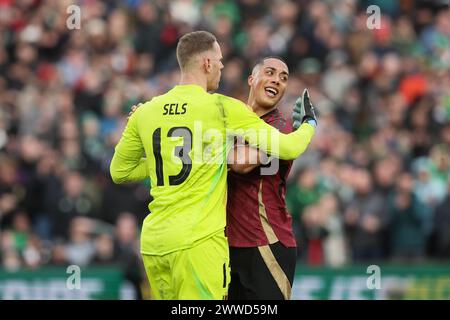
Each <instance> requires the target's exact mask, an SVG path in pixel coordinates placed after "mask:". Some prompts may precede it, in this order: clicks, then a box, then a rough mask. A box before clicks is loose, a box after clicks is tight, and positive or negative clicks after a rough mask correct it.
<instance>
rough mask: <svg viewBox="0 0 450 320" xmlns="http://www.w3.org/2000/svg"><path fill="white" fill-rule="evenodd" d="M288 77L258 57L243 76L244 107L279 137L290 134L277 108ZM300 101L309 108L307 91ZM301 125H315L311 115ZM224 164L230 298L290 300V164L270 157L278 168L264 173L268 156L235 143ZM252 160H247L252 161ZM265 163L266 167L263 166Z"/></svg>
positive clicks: (277, 63) (279, 65)
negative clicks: (245, 78)
mask: <svg viewBox="0 0 450 320" xmlns="http://www.w3.org/2000/svg"><path fill="white" fill-rule="evenodd" d="M288 77H289V70H288V67H287V65H286V63H285V62H284V61H283V60H281V59H280V58H278V57H268V58H264V59H262V60H261V61H260V62H259V63H257V64H256V66H255V67H254V68H253V71H252V74H251V75H250V76H249V77H248V84H249V86H250V95H249V98H248V102H247V104H248V105H249V106H250V107H252V109H253V111H254V112H255V113H256V114H258V115H259V116H260V117H261V118H262V119H263V120H264V121H266V122H267V123H268V124H271V125H272V126H274V127H276V128H277V129H278V130H280V131H281V132H283V133H289V132H291V131H292V130H293V128H292V125H291V122H290V121H287V120H286V119H285V118H284V117H283V115H282V114H281V112H280V111H279V110H278V109H277V103H278V102H279V101H280V99H281V98H282V97H283V95H284V92H285V89H286V86H287V82H288ZM305 92H306V93H304V95H303V101H301V103H304V104H305V103H306V104H309V106H304V107H307V108H308V107H309V108H310V109H311V110H312V112H314V111H313V107H312V105H310V102H309V96H308V93H307V91H306V90H305ZM312 114H313V116H312V117H309V118H308V117H306V118H305V119H302V121H303V120H305V121H308V122H309V123H310V124H312V125H314V126H316V124H317V122H316V119H315V115H314V113H312ZM231 154H232V156H233V157H234V159H232V160H229V162H230V163H231V164H230V169H231V170H230V171H229V174H228V202H227V227H226V233H227V236H228V242H229V246H230V264H231V283H230V287H229V291H228V298H229V299H230V300H231V299H239V300H244V299H286V300H288V299H290V296H291V287H292V283H293V279H294V273H295V264H296V252H297V250H296V241H295V237H294V234H293V232H292V218H291V215H290V214H289V213H288V211H287V209H286V203H285V194H286V179H287V177H288V174H289V171H290V169H291V166H292V161H283V160H278V159H274V160H273V161H272V162H274V161H276V162H277V163H276V164H277V165H278V170H276V171H275V173H274V174H271V175H267V174H264V172H263V170H262V167H264V166H265V167H266V168H267V166H268V163H266V162H269V161H268V160H270V158H268V157H267V156H266V155H265V154H264V153H262V152H260V151H258V150H257V149H253V148H250V147H249V146H247V145H244V144H239V143H236V144H235V147H234V153H231ZM255 159H256V161H252V160H255ZM264 163H265V165H264Z"/></svg>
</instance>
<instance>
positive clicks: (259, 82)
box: [248, 58, 289, 109]
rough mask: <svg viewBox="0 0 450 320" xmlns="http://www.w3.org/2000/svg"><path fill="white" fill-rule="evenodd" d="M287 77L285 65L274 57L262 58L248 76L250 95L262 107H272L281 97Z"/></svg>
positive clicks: (287, 72) (287, 71)
mask: <svg viewBox="0 0 450 320" xmlns="http://www.w3.org/2000/svg"><path fill="white" fill-rule="evenodd" d="M288 78H289V70H288V67H287V65H286V64H285V63H284V62H283V61H281V60H278V59H276V58H268V59H264V61H263V63H262V64H261V65H259V66H257V67H256V69H254V70H253V73H252V74H251V75H250V76H249V77H248V84H249V85H250V95H251V96H253V97H254V98H255V101H256V103H257V104H258V105H259V106H261V107H263V108H268V109H269V108H273V107H274V106H275V105H276V104H277V103H278V102H279V101H280V99H281V98H282V97H283V95H284V91H285V90H286V86H287V82H288Z"/></svg>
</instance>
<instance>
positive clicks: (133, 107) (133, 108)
mask: <svg viewBox="0 0 450 320" xmlns="http://www.w3.org/2000/svg"><path fill="white" fill-rule="evenodd" d="M140 106H142V103H138V104H135V105H133V106H132V107H131V111H130V112H128V117H127V121H128V119H130V117H131V115H132V114H133V113H134V112H135V111H136V110H137V108H139V107H140Z"/></svg>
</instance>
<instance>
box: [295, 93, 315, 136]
mask: <svg viewBox="0 0 450 320" xmlns="http://www.w3.org/2000/svg"><path fill="white" fill-rule="evenodd" d="M292 118H293V120H294V123H293V125H292V126H293V127H294V130H297V129H298V128H300V126H301V124H302V123H303V122H308V123H309V124H310V125H312V126H314V127H316V126H317V119H316V114H315V112H314V106H313V105H312V103H311V99H310V98H309V92H308V89H305V90H303V94H302V96H301V97H299V98H298V99H297V101H295V105H294V113H293V114H292Z"/></svg>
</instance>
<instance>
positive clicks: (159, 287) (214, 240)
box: [110, 31, 314, 299]
mask: <svg viewBox="0 0 450 320" xmlns="http://www.w3.org/2000/svg"><path fill="white" fill-rule="evenodd" d="M177 59H178V63H179V65H180V68H181V81H180V84H179V85H177V86H175V87H174V88H173V89H171V90H170V91H168V92H167V93H166V94H164V95H161V96H157V97H154V98H153V99H152V100H150V101H149V102H147V103H145V104H144V105H142V106H141V107H140V108H139V109H138V110H136V111H135V112H134V113H133V114H132V116H131V117H130V119H129V121H128V123H127V126H126V128H125V130H124V132H123V134H122V138H121V139H120V141H119V143H118V145H117V146H116V149H115V153H114V156H113V159H112V161H111V167H110V172H111V177H112V179H113V181H114V182H115V183H124V182H131V181H139V180H143V179H145V178H147V177H149V176H150V180H151V183H152V188H151V195H152V197H153V201H152V202H151V203H150V204H149V209H150V212H151V213H150V214H149V215H148V216H147V217H146V218H145V220H144V223H143V226H142V233H141V253H142V257H143V262H144V266H145V270H146V273H147V276H148V278H149V282H150V287H151V290H152V294H153V296H154V297H155V298H156V299H223V298H224V297H226V295H227V290H228V284H229V281H230V270H229V252H228V243H227V239H226V237H225V234H224V228H225V223H226V199H227V180H226V179H227V163H226V159H227V153H228V151H229V150H230V149H231V147H232V144H233V139H229V137H228V134H229V133H232V134H236V135H241V136H243V137H244V139H245V140H246V141H247V142H248V143H249V144H250V145H251V146H255V147H259V148H260V149H261V150H263V151H265V152H267V153H269V154H271V155H273V156H276V157H278V158H280V159H286V160H290V159H295V158H297V157H298V156H299V155H300V154H301V153H302V152H303V151H304V150H305V149H306V147H307V146H308V144H309V142H310V140H311V138H312V136H313V134H314V127H313V126H312V125H311V124H308V123H307V122H306V121H305V122H304V123H302V124H301V125H300V128H299V129H298V130H297V131H294V132H293V133H291V134H288V135H286V134H282V133H280V132H279V131H278V130H276V129H275V128H274V127H272V126H270V125H268V124H266V123H265V122H264V121H263V120H261V119H260V118H259V117H258V116H257V115H256V114H255V113H253V112H252V111H251V110H250V109H249V108H248V107H247V106H246V105H245V104H244V103H242V102H241V101H239V100H236V99H233V98H230V97H226V96H223V95H220V94H210V93H208V91H213V90H216V89H217V87H218V84H219V80H220V75H221V69H222V68H223V64H222V62H221V59H222V53H221V50H220V46H219V44H218V43H217V41H216V38H215V37H214V35H212V34H211V33H209V32H205V31H197V32H192V33H189V34H186V35H185V36H183V37H182V38H181V39H180V41H179V43H178V46H177Z"/></svg>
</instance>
